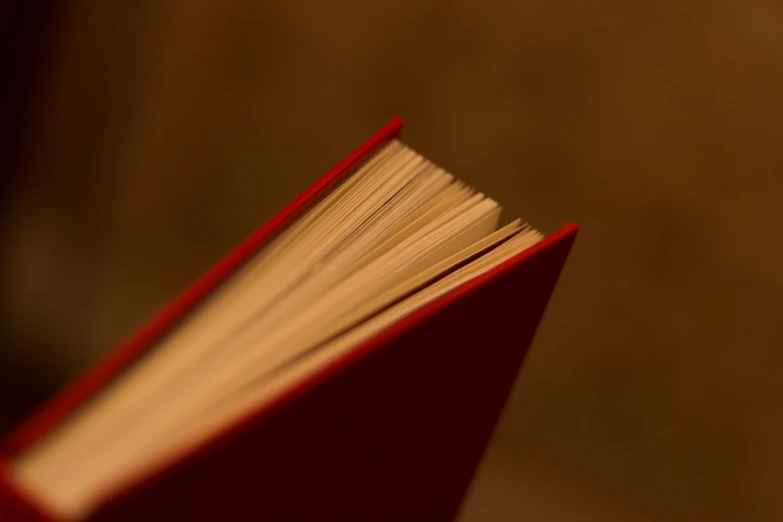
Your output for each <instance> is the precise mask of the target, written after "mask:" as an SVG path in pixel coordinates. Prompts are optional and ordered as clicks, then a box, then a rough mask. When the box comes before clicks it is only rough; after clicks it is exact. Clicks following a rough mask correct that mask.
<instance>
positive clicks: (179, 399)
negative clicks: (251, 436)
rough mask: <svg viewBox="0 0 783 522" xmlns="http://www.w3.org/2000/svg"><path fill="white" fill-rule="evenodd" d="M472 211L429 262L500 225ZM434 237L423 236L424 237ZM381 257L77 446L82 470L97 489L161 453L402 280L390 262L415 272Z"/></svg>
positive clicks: (484, 206)
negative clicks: (336, 291) (127, 420)
mask: <svg viewBox="0 0 783 522" xmlns="http://www.w3.org/2000/svg"><path fill="white" fill-rule="evenodd" d="M472 210H474V212H476V217H475V218H474V219H475V220H476V221H477V223H478V224H479V225H480V226H478V227H475V228H472V229H471V228H470V227H468V229H467V230H463V231H462V233H460V230H459V229H457V230H455V231H454V232H453V233H452V235H453V237H452V238H451V241H450V242H448V243H445V244H444V243H442V239H441V241H435V242H433V243H432V246H431V248H434V247H435V246H437V245H439V244H444V246H445V245H451V249H450V250H442V249H441V257H440V258H431V261H430V263H435V262H437V261H440V260H442V259H443V258H445V257H447V256H448V255H451V254H452V253H454V252H455V251H458V250H461V249H462V248H464V247H465V246H467V245H469V244H470V243H473V242H475V241H477V240H479V239H480V238H482V237H484V236H486V235H487V234H489V233H491V231H492V230H493V229H494V228H495V226H496V222H497V208H496V205H495V204H494V202H492V201H489V200H483V201H481V202H480V203H479V204H477V205H475V208H474V209H472ZM455 217H459V216H455ZM481 217H486V219H484V220H481V219H480V218H481ZM470 223H471V222H468V223H467V224H468V225H469V224H470ZM448 224H449V222H445V223H444V224H443V225H441V227H443V226H447V225H448ZM465 232H469V233H467V234H466V233H465ZM431 235H432V234H423V237H428V236H431ZM447 237H448V236H447ZM402 246H403V247H404V246H405V245H402ZM425 253H426V252H425ZM403 259H404V258H403ZM379 261H380V262H379V263H377V264H378V265H380V266H379V268H380V270H375V271H373V270H372V267H368V268H369V269H366V270H364V271H362V272H359V273H357V274H355V276H362V277H359V278H358V281H357V282H356V283H355V284H356V285H357V286H355V287H354V290H355V292H351V291H350V290H349V291H348V292H347V293H346V292H344V294H343V296H342V297H338V298H337V299H331V300H329V299H327V301H326V302H322V303H318V302H316V303H315V304H314V305H312V306H310V307H308V308H306V309H304V310H302V311H300V312H299V313H298V314H297V315H296V316H295V317H294V318H291V319H289V320H288V322H283V323H282V324H281V325H280V326H279V327H277V328H275V329H273V330H269V331H257V332H256V335H255V336H248V337H245V338H244V339H243V340H242V341H243V342H244V347H243V346H242V345H240V344H239V342H240V340H236V341H235V342H236V343H237V345H238V346H236V347H234V353H235V355H234V357H233V358H232V359H231V360H230V361H227V363H226V364H225V366H218V367H215V368H211V369H207V370H211V371H206V372H201V374H196V375H191V376H190V377H191V380H189V381H187V382H183V383H182V385H181V386H178V387H172V388H170V389H169V390H168V393H167V394H166V395H165V396H163V397H159V398H158V400H156V403H155V405H154V408H149V409H147V411H146V412H145V414H144V417H143V422H137V423H135V424H134V425H132V426H128V427H127V428H126V429H125V430H123V432H122V434H121V435H120V436H118V437H116V438H114V439H112V440H110V441H106V442H104V443H103V444H102V445H101V446H100V447H95V446H86V445H85V446H83V447H82V448H81V449H79V448H74V451H75V452H77V453H78V454H81V455H83V457H82V458H80V459H79V467H80V469H81V470H82V472H84V473H86V474H87V475H89V476H91V477H93V485H92V487H95V488H99V487H101V484H102V483H104V482H106V481H110V480H111V474H112V472H113V471H114V470H118V469H119V470H122V469H128V468H132V467H133V466H135V465H138V458H137V455H149V454H151V453H157V452H161V451H164V450H165V449H166V448H168V447H169V446H171V445H172V444H173V442H172V441H171V440H170V439H168V433H170V432H171V431H172V430H174V429H176V428H177V427H178V426H180V425H181V424H182V423H183V422H184V421H185V420H187V419H188V418H193V417H194V416H197V415H198V411H200V410H202V409H203V405H204V404H209V402H210V401H211V400H212V398H213V397H215V396H218V397H219V396H221V395H226V394H230V393H231V392H232V391H234V390H236V388H237V387H238V386H242V385H244V383H245V382H248V381H252V380H254V379H255V378H258V376H259V375H263V373H264V372H265V371H266V368H268V367H269V365H270V364H280V363H281V362H282V361H284V360H285V359H286V358H288V357H291V356H293V355H295V354H297V353H298V352H299V351H301V350H305V349H307V348H308V345H306V344H303V341H304V342H306V341H307V340H308V337H306V336H310V338H311V339H313V340H314V341H318V339H319V336H318V330H319V329H321V328H324V327H328V325H329V323H330V322H331V321H332V319H331V318H332V317H335V318H337V317H339V315H340V313H341V308H340V307H341V306H345V307H348V308H350V307H352V306H355V305H356V304H358V303H360V302H361V300H362V298H364V299H365V300H366V299H371V298H372V297H373V296H374V295H375V293H376V292H378V291H379V290H381V291H382V290H385V289H387V288H388V285H390V284H391V285H393V284H395V283H396V282H398V281H399V279H394V278H393V277H391V276H389V277H385V276H384V275H382V274H383V273H384V269H389V268H391V266H390V265H396V268H397V270H398V271H397V272H396V273H397V274H398V275H400V274H401V275H402V277H405V276H409V275H412V274H413V273H415V272H412V271H411V270H410V268H413V267H410V266H407V268H408V269H409V270H408V271H407V272H404V271H400V270H404V269H405V268H406V265H407V264H409V263H404V262H400V261H395V258H394V256H389V260H388V261H387V260H384V259H381V260H379ZM416 271H418V270H416ZM363 296H366V297H363ZM327 298H328V296H327ZM319 304H320V307H319ZM314 335H315V337H314V338H313V336H314ZM74 483H75V477H74V476H73V469H71V472H70V474H69V475H68V484H64V485H63V487H65V488H68V487H70V486H71V485H74Z"/></svg>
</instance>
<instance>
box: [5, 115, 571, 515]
mask: <svg viewBox="0 0 783 522" xmlns="http://www.w3.org/2000/svg"><path fill="white" fill-rule="evenodd" d="M401 128H402V120H401V119H400V118H395V119H394V120H392V121H391V122H390V123H389V124H387V125H386V126H385V127H384V128H383V129H381V130H380V131H379V132H378V133H376V134H375V135H374V136H373V137H371V138H370V139H369V140H368V141H367V142H365V143H364V144H363V145H361V146H360V147H359V148H358V149H357V150H356V151H354V152H353V153H352V154H350V155H349V156H348V157H347V158H346V159H345V160H343V161H342V162H341V163H340V164H338V165H337V166H336V167H335V168H334V169H333V170H332V171H330V172H329V173H327V174H326V175H325V176H324V177H322V178H321V179H320V180H319V181H317V182H316V183H315V184H314V185H313V186H312V187H310V188H309V189H308V190H306V191H305V192H304V193H303V194H302V195H301V196H299V197H298V198H297V199H296V200H294V202H292V203H291V204H290V205H289V206H287V207H286V208H285V209H283V210H282V211H281V212H280V213H279V214H277V215H276V216H275V217H273V218H272V219H271V220H270V221H269V222H267V223H266V224H265V225H264V226H262V227H261V228H260V229H259V230H258V231H256V232H255V233H254V234H252V235H251V236H250V237H249V238H248V239H247V240H245V241H244V242H243V243H242V244H240V245H239V246H238V247H237V248H236V249H235V250H233V251H232V252H231V253H229V254H228V255H227V256H226V257H225V258H224V259H223V260H221V261H220V262H218V264H217V265H215V267H214V268H212V269H211V270H210V271H208V272H207V273H206V274H205V275H204V276H203V277H202V278H201V279H199V280H198V281H196V282H195V283H194V284H193V285H192V286H191V287H189V288H188V289H186V290H185V292H184V293H183V294H182V295H180V296H179V297H178V298H176V299H175V300H174V301H173V302H172V303H171V304H170V305H168V306H167V307H166V308H165V309H164V310H163V311H162V312H161V313H160V314H158V315H157V316H156V317H154V318H153V319H152V320H151V321H150V322H149V323H148V324H147V325H145V326H144V327H143V328H142V329H141V330H140V331H139V332H137V333H136V334H135V335H134V336H132V337H131V338H130V339H129V340H128V341H126V342H125V343H124V344H123V345H121V346H120V347H118V348H117V349H116V350H114V351H113V352H111V353H110V354H109V355H108V356H107V357H106V358H105V359H104V360H102V361H101V362H99V363H98V364H97V365H96V366H95V367H93V368H91V369H90V370H88V371H87V372H86V373H85V374H84V375H83V376H82V377H81V378H79V379H77V380H76V381H75V382H74V383H73V384H72V385H70V386H69V387H67V388H66V389H65V390H63V391H62V392H61V393H60V394H59V395H58V396H56V397H54V398H53V399H52V401H51V402H50V403H49V404H47V405H45V406H44V407H43V408H42V409H41V410H40V411H38V412H37V413H35V414H33V416H31V418H30V419H29V420H28V421H27V422H25V423H23V424H22V425H21V426H20V427H19V428H18V429H17V430H16V431H15V432H13V433H12V434H11V436H10V437H8V439H7V440H5V441H4V444H3V446H2V461H0V513H3V514H4V515H5V516H4V518H3V520H14V521H19V522H22V521H39V522H40V521H50V522H51V521H78V520H105V521H120V520H140V519H144V518H152V519H161V520H180V519H182V520H224V519H226V520H321V521H322V520H450V519H452V518H453V516H454V515H455V513H456V510H457V509H458V506H459V503H460V501H461V498H462V496H463V494H464V492H465V490H466V488H467V487H468V485H469V482H470V480H471V477H472V475H473V473H474V471H475V469H476V467H477V465H478V462H479V460H480V458H481V455H482V453H483V450H484V447H485V446H486V444H487V442H488V440H489V437H490V435H491V433H492V430H493V428H494V425H495V423H496V422H497V419H498V417H499V415H500V412H501V409H502V407H503V404H504V402H505V399H506V397H507V395H508V393H509V391H510V388H511V385H512V384H513V381H514V379H515V376H516V373H517V371H518V369H519V367H520V365H521V362H522V360H523V358H524V355H525V352H526V351H527V348H528V346H529V344H530V342H531V340H532V338H533V335H534V333H535V330H536V328H537V326H538V323H539V321H540V319H541V317H542V315H543V313H544V310H545V308H546V304H547V301H548V299H549V296H550V294H551V292H552V290H553V288H554V286H555V284H556V282H557V279H558V277H559V274H560V271H561V269H562V267H563V265H564V263H565V261H566V257H567V255H568V253H569V250H570V247H571V244H572V242H573V240H574V237H575V235H576V232H577V230H578V227H577V226H576V225H565V226H564V227H562V228H561V229H560V230H559V231H557V232H555V233H554V234H551V235H549V236H544V235H543V234H541V233H540V232H539V231H538V230H536V229H535V228H533V227H532V226H530V225H528V224H526V223H523V222H522V221H521V220H519V219H516V220H511V221H510V222H508V223H507V224H501V223H500V211H501V207H500V205H499V204H498V203H497V202H496V201H495V200H493V199H491V198H490V197H487V196H485V195H484V194H482V193H480V192H477V191H476V190H474V189H473V188H471V187H469V186H467V185H466V184H464V183H462V182H460V181H459V180H457V179H455V178H454V176H453V175H451V174H449V173H448V172H446V171H445V170H444V169H442V168H440V167H438V166H437V165H436V164H434V163H433V162H431V161H429V160H427V159H425V158H424V157H423V156H421V155H420V154H418V153H417V152H416V151H415V150H413V149H411V148H410V147H408V146H407V145H405V144H403V143H402V142H401V141H400V139H399V133H400V131H401Z"/></svg>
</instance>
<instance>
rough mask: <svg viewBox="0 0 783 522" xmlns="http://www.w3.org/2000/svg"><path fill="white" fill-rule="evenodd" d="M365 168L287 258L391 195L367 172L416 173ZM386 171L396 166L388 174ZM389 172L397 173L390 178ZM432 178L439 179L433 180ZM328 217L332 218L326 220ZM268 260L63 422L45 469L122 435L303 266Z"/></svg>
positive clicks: (346, 229)
mask: <svg viewBox="0 0 783 522" xmlns="http://www.w3.org/2000/svg"><path fill="white" fill-rule="evenodd" d="M397 148H398V151H397V152H396V153H394V154H392V155H391V156H389V158H387V159H389V160H394V158H395V154H396V156H401V157H402V160H403V164H404V165H407V166H408V167H410V166H411V165H414V164H421V166H424V164H423V160H422V159H421V158H420V157H419V156H417V155H416V154H415V153H413V152H412V151H409V150H405V149H403V148H400V147H397ZM417 162H418V163H417ZM370 166H371V167H372V168H375V169H379V170H377V172H376V173H367V172H360V173H357V175H359V176H360V179H361V180H364V181H369V182H370V183H369V188H367V189H366V190H358V191H357V189H361V186H362V185H361V183H358V182H356V183H353V184H352V185H349V187H348V189H347V193H346V192H344V191H340V189H338V191H336V193H335V194H334V196H337V197H338V198H339V197H342V198H346V199H345V201H341V200H339V199H338V200H337V201H332V200H334V197H332V198H327V200H325V201H324V202H323V203H322V204H319V205H318V206H317V207H316V209H315V214H316V216H317V217H318V218H320V219H321V221H319V222H316V223H306V224H307V225H309V226H311V227H312V230H310V231H309V232H307V231H304V232H302V231H301V229H299V228H298V227H297V225H295V226H294V228H293V229H292V231H293V232H299V234H296V235H295V236H294V239H293V240H292V241H290V242H289V244H288V245H287V246H288V247H289V250H290V252H289V255H288V256H287V259H293V260H294V261H299V263H300V264H301V263H302V261H301V256H302V253H303V252H309V253H311V257H312V252H319V253H320V252H322V251H324V250H326V249H328V245H327V244H326V242H325V241H316V242H315V244H313V243H314V241H313V239H310V240H308V239H307V237H308V235H309V237H311V238H312V237H316V238H319V237H320V234H322V233H323V232H324V231H326V230H329V229H332V232H333V231H334V230H333V228H334V225H335V223H337V224H338V225H339V227H340V230H341V232H340V233H339V234H336V235H335V236H334V237H332V236H328V237H329V239H331V240H332V241H334V240H335V238H337V239H344V238H345V237H347V236H349V235H350V225H349V222H350V219H348V218H349V217H350V215H349V214H348V213H346V211H345V210H343V209H341V205H346V204H347V205H348V206H349V208H356V207H357V203H358V201H357V197H359V198H366V197H369V195H371V194H374V195H375V197H374V199H370V200H369V201H365V202H364V203H365V204H366V205H369V206H368V207H367V208H364V209H363V210H360V211H359V212H358V218H359V219H367V216H369V215H371V214H372V213H373V209H372V208H371V206H372V205H375V204H378V203H377V202H382V201H385V200H388V199H389V198H390V196H391V195H392V194H390V193H389V192H384V191H382V190H381V189H380V188H379V186H378V185H379V184H378V183H375V182H374V178H373V177H372V175H375V176H376V177H377V176H384V177H385V178H386V179H385V180H383V183H381V184H380V185H382V186H386V187H387V189H388V188H389V187H391V190H393V191H398V190H400V189H401V188H403V187H404V186H405V185H406V184H407V183H409V182H410V180H411V179H412V178H414V177H415V176H416V174H417V173H418V172H419V171H420V170H417V169H413V168H407V169H406V168H401V167H400V166H399V165H396V166H395V165H392V166H391V167H389V168H386V169H385V170H384V169H382V168H380V167H382V166H383V165H382V164H373V163H370ZM389 169H392V170H394V169H397V170H395V171H394V172H390V171H389ZM395 173H396V174H397V175H398V176H397V177H395V175H394V174H395ZM430 174H431V176H430V177H433V176H432V172H430ZM435 174H437V175H436V176H434V177H435V178H437V179H436V185H435V186H434V187H435V189H436V190H437V189H438V188H441V187H444V186H447V183H449V182H450V181H451V179H452V178H451V176H450V175H448V174H445V173H443V172H442V170H440V169H438V171H437V172H436V173H435ZM438 179H440V180H441V181H438ZM444 181H445V183H444ZM430 185H432V183H430ZM351 190H353V191H355V192H357V193H358V196H357V195H356V193H353V194H352V193H350V191H351ZM416 195H417V196H418V197H419V198H422V197H426V196H430V197H431V196H433V194H431V193H429V192H426V191H425V192H423V194H422V193H418V194H416ZM330 216H332V217H331V218H330ZM308 217H309V214H308V216H306V217H305V219H306V220H307V218H308ZM319 225H320V226H319ZM289 232H291V231H289ZM285 237H289V234H286V236H284V239H285ZM324 245H326V246H324ZM275 247H277V248H278V249H279V247H278V246H277V245H273V248H275ZM292 247H293V248H292ZM319 249H320V250H319ZM262 257H264V258H265V259H266V260H268V259H269V257H268V256H262ZM268 264H270V265H271V266H269V267H267V268H268V270H267V273H266V274H264V277H261V278H259V279H252V278H246V277H245V278H242V279H243V281H242V282H243V284H244V286H243V287H241V288H239V290H241V292H239V294H235V295H232V296H231V297H230V299H232V300H231V301H229V303H228V306H226V305H225V304H224V305H223V308H222V309H219V310H217V312H216V311H215V310H214V309H213V310H209V312H211V319H212V321H211V322H210V323H209V324H208V325H207V324H205V323H201V322H199V321H197V320H196V321H191V322H190V328H185V329H184V331H180V332H177V334H175V336H174V338H173V339H169V340H167V341H166V342H164V343H163V345H161V346H160V347H159V348H158V349H157V350H156V351H155V353H154V356H153V357H152V358H151V359H152V360H147V361H145V362H143V363H142V365H140V367H137V368H136V370H135V371H134V374H133V378H132V379H131V380H127V379H126V380H124V381H123V382H118V386H115V387H113V389H110V390H109V391H108V392H107V393H106V394H104V395H102V396H101V397H99V398H98V400H97V401H96V403H94V404H93V405H92V407H91V408H90V409H91V410H93V411H94V410H96V409H97V410H98V412H99V413H97V414H94V415H93V417H92V419H91V418H90V415H91V414H92V412H86V415H83V416H82V419H85V421H84V422H81V423H76V424H75V425H74V426H71V427H69V426H66V427H65V428H64V429H63V430H61V433H58V434H56V435H55V437H53V439H56V440H59V441H60V442H56V441H53V443H55V444H58V445H59V446H58V447H59V448H60V449H59V450H58V452H57V453H58V454H57V455H56V456H53V457H49V458H48V459H47V465H48V466H49V467H50V469H52V470H56V469H59V470H60V473H62V474H63V475H66V476H67V475H69V474H70V473H71V472H72V470H73V468H74V466H76V465H77V464H81V463H80V462H79V460H78V459H79V457H78V455H79V453H80V448H84V447H86V448H90V449H92V450H96V449H97V448H100V447H101V446H102V445H103V444H105V441H106V440H109V441H112V440H114V439H116V438H117V437H122V436H123V434H124V433H125V432H127V431H128V430H133V429H135V426H136V424H137V423H136V421H135V419H137V418H139V417H140V416H144V415H145V414H146V412H147V411H148V410H149V408H150V406H151V405H148V404H146V403H148V402H149V401H150V400H155V398H156V397H157V400H160V397H161V396H163V397H168V396H170V393H171V392H170V391H168V389H167V387H171V383H172V378H178V380H179V381H181V380H182V379H183V378H185V379H187V372H189V371H190V370H187V371H186V365H188V364H190V365H191V366H192V364H193V361H196V360H198V358H199V357H201V358H203V357H208V356H209V355H210V352H206V351H205V350H208V349H209V347H210V346H211V345H213V344H214V343H217V342H220V341H221V340H222V339H221V337H222V338H225V337H228V336H229V333H227V332H228V328H230V327H231V324H236V323H238V322H241V321H246V320H247V310H248V309H249V310H252V308H253V306H254V304H253V303H252V302H251V301H250V299H251V298H253V297H254V296H255V303H256V304H255V306H256V307H258V306H259V305H258V304H257V303H259V302H260V303H262V304H263V302H267V303H269V304H271V303H272V302H274V296H275V295H277V294H279V292H280V291H281V288H282V287H284V286H285V283H287V282H288V280H287V281H284V282H283V283H281V279H282V278H280V277H278V276H279V273H280V272H285V273H286V274H289V275H290V274H292V273H295V274H299V273H301V272H302V271H303V270H306V267H304V268H301V267H300V268H298V269H297V268H296V266H294V263H292V262H291V261H285V258H284V261H283V263H282V264H281V265H280V266H275V265H274V264H273V263H268ZM270 274H271V275H270ZM289 280H290V278H289ZM270 281H271V284H270ZM224 295H226V294H224ZM278 302H279V300H278ZM276 304H277V303H276ZM275 309H277V307H275ZM240 312H244V314H245V315H242V313H240ZM221 316H222V317H227V318H229V319H230V320H231V323H229V324H224V325H223V326H222V327H216V326H215V324H220V322H219V318H220V317H221ZM216 321H217V323H216ZM207 362H209V361H207ZM147 398H149V399H147ZM69 431H70V432H75V433H71V435H70V436H68V432H69ZM62 441H66V443H69V444H70V445H71V446H72V447H70V448H68V449H64V448H63V447H62V446H61V444H62Z"/></svg>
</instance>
